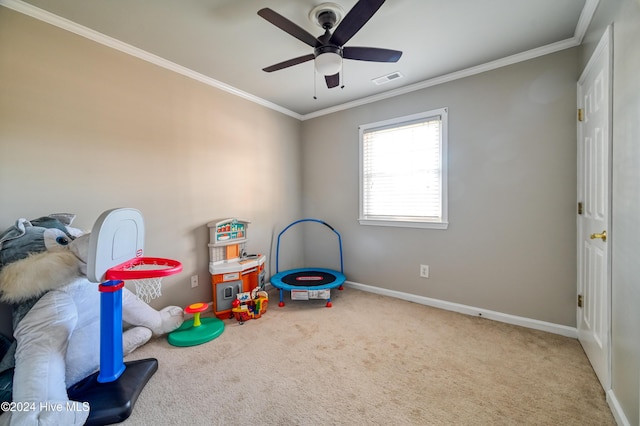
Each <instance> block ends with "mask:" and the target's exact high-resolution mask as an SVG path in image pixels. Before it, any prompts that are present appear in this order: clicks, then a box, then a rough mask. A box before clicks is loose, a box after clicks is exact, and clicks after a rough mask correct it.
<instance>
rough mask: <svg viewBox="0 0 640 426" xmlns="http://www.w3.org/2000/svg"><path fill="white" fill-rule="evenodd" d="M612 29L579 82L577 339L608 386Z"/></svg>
mask: <svg viewBox="0 0 640 426" xmlns="http://www.w3.org/2000/svg"><path fill="white" fill-rule="evenodd" d="M610 40H611V29H610V28H608V29H607V31H605V34H604V35H603V36H602V39H601V40H600V42H599V43H598V46H597V48H596V50H595V51H594V53H593V55H592V57H591V59H590V60H589V62H588V64H587V66H586V68H585V70H584V72H583V74H582V76H581V77H580V80H579V81H578V108H579V114H578V116H579V117H578V120H579V121H578V320H577V323H578V338H579V340H580V343H581V344H582V347H583V348H584V351H585V353H586V354H587V357H588V358H589V361H590V362H591V365H592V366H593V369H594V370H595V372H596V375H597V376H598V379H599V380H600V383H601V384H602V387H603V388H604V390H605V391H606V390H609V388H610V334H611V333H610V330H611V313H610V312H611V279H610V277H611V260H610V252H609V247H610V244H611V237H612V236H611V229H610V220H609V210H610V205H611V203H610V197H609V193H610V192H609V187H610V175H611V167H610V157H611V156H610V153H611V138H610V112H611V103H610V99H611V55H610Z"/></svg>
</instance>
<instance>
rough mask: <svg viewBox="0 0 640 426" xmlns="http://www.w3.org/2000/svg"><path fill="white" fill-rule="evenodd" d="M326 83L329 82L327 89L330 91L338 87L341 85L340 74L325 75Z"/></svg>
mask: <svg viewBox="0 0 640 426" xmlns="http://www.w3.org/2000/svg"><path fill="white" fill-rule="evenodd" d="M324 81H326V82H327V87H328V88H329V89H331V88H333V87H336V86H337V85H339V84H340V73H336V74H334V75H325V76H324Z"/></svg>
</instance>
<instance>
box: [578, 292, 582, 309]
mask: <svg viewBox="0 0 640 426" xmlns="http://www.w3.org/2000/svg"><path fill="white" fill-rule="evenodd" d="M578 308H582V295H581V294H579V295H578Z"/></svg>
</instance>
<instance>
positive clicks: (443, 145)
mask: <svg viewBox="0 0 640 426" xmlns="http://www.w3.org/2000/svg"><path fill="white" fill-rule="evenodd" d="M448 110H449V109H448V108H447V107H443V108H438V109H434V110H430V111H424V112H420V113H417V114H411V115H406V116H402V117H396V118H391V119H388V120H383V121H377V122H374V123H367V124H362V125H360V126H358V133H359V137H358V151H359V152H358V157H359V158H358V159H359V176H358V177H359V197H358V198H359V200H358V202H359V212H358V222H359V223H360V225H373V226H397V227H407V228H425V229H447V228H448V226H449V216H448V210H449V209H448V195H447V194H448V191H447V189H448V182H447V181H448V165H447V150H448V139H449V135H448V127H449V126H448V112H449V111H448ZM437 116H440V123H441V128H440V173H441V175H440V183H441V190H440V202H441V216H440V219H439V220H434V219H431V218H427V217H425V218H424V219H416V218H415V217H406V216H389V217H388V218H379V217H376V218H369V217H366V216H365V215H364V195H365V193H364V164H363V162H364V161H363V160H364V134H365V133H366V132H368V131H371V130H376V129H382V128H394V127H402V126H404V125H407V124H410V123H412V122H414V123H415V122H421V121H429V119H430V118H433V117H437Z"/></svg>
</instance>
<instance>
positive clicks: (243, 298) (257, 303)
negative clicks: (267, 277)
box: [231, 287, 269, 324]
mask: <svg viewBox="0 0 640 426" xmlns="http://www.w3.org/2000/svg"><path fill="white" fill-rule="evenodd" d="M231 306H232V307H231V312H233V316H234V317H235V318H236V320H238V322H240V324H243V323H244V322H245V321H248V320H250V319H258V318H260V317H261V316H262V315H263V314H264V313H265V312H267V306H269V295H268V294H267V292H266V291H264V290H260V289H259V288H258V287H256V288H254V289H253V290H252V291H247V292H244V293H239V294H238V296H237V297H236V300H234V301H233V302H232V303H231Z"/></svg>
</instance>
